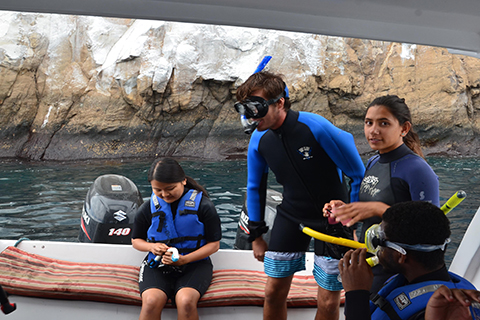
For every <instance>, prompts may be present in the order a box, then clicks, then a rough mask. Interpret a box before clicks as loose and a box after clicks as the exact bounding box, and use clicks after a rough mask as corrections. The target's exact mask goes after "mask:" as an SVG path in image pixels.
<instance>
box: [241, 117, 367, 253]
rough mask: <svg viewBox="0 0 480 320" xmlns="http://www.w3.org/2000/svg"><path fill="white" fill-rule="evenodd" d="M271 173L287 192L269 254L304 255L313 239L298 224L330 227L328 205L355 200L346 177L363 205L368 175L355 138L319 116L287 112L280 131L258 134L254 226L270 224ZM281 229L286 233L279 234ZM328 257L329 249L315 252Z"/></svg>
mask: <svg viewBox="0 0 480 320" xmlns="http://www.w3.org/2000/svg"><path fill="white" fill-rule="evenodd" d="M269 169H271V170H272V171H273V173H274V174H275V177H276V180H277V182H278V183H279V184H281V185H282V186H283V200H282V203H281V204H280V205H279V206H278V207H277V213H278V214H277V219H276V221H275V226H274V230H273V231H272V238H271V240H270V244H269V250H270V251H283V252H294V251H304V250H305V248H304V246H305V243H306V244H307V248H308V243H309V242H310V237H308V236H306V235H304V234H302V233H301V232H300V231H299V230H298V223H295V221H302V222H304V223H305V224H306V225H309V224H310V225H311V226H313V227H315V226H318V224H319V223H320V224H323V225H325V224H326V223H327V222H326V220H327V219H326V218H324V217H323V213H322V209H323V206H324V204H325V203H327V202H329V201H330V200H333V199H342V200H344V201H346V202H347V201H348V200H349V197H348V194H347V191H346V188H345V184H344V183H343V181H342V179H343V174H345V175H346V176H348V177H349V178H350V179H351V192H350V200H351V201H357V200H358V190H359V186H360V182H361V180H362V178H363V174H364V165H363V162H362V160H361V158H360V156H359V155H358V152H357V149H356V147H355V143H354V140H353V137H352V135H351V134H350V133H348V132H345V131H343V130H341V129H339V128H337V127H335V126H334V125H333V124H332V123H330V122H329V121H328V120H326V119H325V118H323V117H321V116H319V115H316V114H313V113H308V112H296V111H292V110H289V111H288V112H287V116H286V118H285V121H284V122H283V124H282V125H281V126H280V128H278V129H276V130H271V129H269V130H266V131H257V130H256V131H255V132H254V133H253V134H252V137H251V139H250V145H249V148H248V184H247V208H248V215H249V219H250V220H251V221H256V222H258V221H263V219H264V213H265V195H266V189H267V174H268V170H269ZM279 217H283V218H279ZM285 217H287V218H285ZM279 219H280V221H279ZM292 219H293V220H292ZM277 228H278V230H280V229H282V232H281V233H280V232H274V231H275V230H276V229H277ZM275 234H281V235H280V236H278V237H276V236H275ZM322 244H323V243H322ZM316 247H317V244H316ZM324 251H325V248H316V249H315V252H316V254H317V255H328V253H327V252H324ZM335 258H339V257H335Z"/></svg>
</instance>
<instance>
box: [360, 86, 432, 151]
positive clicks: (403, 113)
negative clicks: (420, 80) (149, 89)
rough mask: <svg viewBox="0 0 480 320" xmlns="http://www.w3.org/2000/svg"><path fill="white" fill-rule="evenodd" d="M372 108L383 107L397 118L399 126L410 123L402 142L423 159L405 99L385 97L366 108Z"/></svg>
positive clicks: (392, 96) (393, 96)
mask: <svg viewBox="0 0 480 320" xmlns="http://www.w3.org/2000/svg"><path fill="white" fill-rule="evenodd" d="M373 106H383V107H385V108H387V109H388V111H389V112H390V113H391V114H392V115H393V116H394V117H395V118H397V120H398V122H399V123H400V125H401V126H403V124H404V123H405V122H407V121H408V122H410V124H411V127H410V130H409V131H408V133H407V135H406V136H404V137H403V142H404V143H405V144H406V145H407V147H409V148H410V149H411V150H412V151H413V152H415V153H416V154H418V155H419V156H420V157H422V158H424V159H425V157H424V155H423V152H422V148H421V147H420V138H419V137H418V134H417V133H416V132H415V130H413V123H412V115H411V114H410V109H409V108H408V106H407V104H406V103H405V99H403V98H399V97H398V96H395V95H387V96H382V97H378V98H376V99H375V100H373V101H372V103H370V105H369V106H368V108H367V111H368V109H370V107H373Z"/></svg>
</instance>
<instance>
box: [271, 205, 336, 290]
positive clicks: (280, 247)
mask: <svg viewBox="0 0 480 320" xmlns="http://www.w3.org/2000/svg"><path fill="white" fill-rule="evenodd" d="M310 241H311V237H310V236H308V235H306V234H305V233H303V232H302V231H301V230H300V229H299V228H298V225H297V224H295V223H292V222H291V221H290V220H288V219H287V218H285V217H283V216H282V215H278V214H277V216H276V217H275V223H274V228H273V229H272V232H271V235H270V243H269V251H267V252H266V253H265V259H264V269H265V273H266V274H267V276H269V277H272V278H285V277H288V276H291V275H293V274H294V273H295V272H297V271H301V270H305V252H306V251H308V247H309V245H310ZM319 248H322V249H323V245H322V243H321V242H320V241H318V240H315V262H314V269H313V275H314V277H315V281H316V282H317V284H318V285H319V286H320V287H322V288H324V289H326V290H329V291H339V290H342V288H343V286H342V283H341V282H340V281H339V274H340V271H339V270H338V261H339V260H337V259H333V258H330V257H325V256H323V255H322V253H323V252H321V253H320V252H318V250H322V249H319ZM318 253H320V254H318Z"/></svg>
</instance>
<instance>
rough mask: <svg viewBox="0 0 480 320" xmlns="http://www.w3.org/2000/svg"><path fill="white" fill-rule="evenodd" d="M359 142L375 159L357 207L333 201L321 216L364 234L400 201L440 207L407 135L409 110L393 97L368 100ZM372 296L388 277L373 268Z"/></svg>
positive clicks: (413, 139)
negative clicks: (365, 143)
mask: <svg viewBox="0 0 480 320" xmlns="http://www.w3.org/2000/svg"><path fill="white" fill-rule="evenodd" d="M364 132H365V138H366V139H367V141H368V143H369V145H370V147H371V148H372V150H376V151H378V154H377V155H375V156H373V157H372V158H370V159H369V161H368V163H367V168H366V171H365V177H364V178H363V180H362V184H361V186H360V191H359V196H358V197H359V201H358V202H353V203H349V204H345V203H343V201H340V200H333V201H330V202H329V203H326V204H325V205H324V209H323V210H324V214H325V215H326V216H331V217H334V218H336V221H342V222H343V223H346V225H347V226H350V225H354V224H355V223H356V222H360V221H361V222H363V223H362V229H361V233H360V239H359V241H360V242H364V235H365V231H366V230H367V229H368V228H370V226H372V225H373V224H375V223H380V222H381V221H382V215H383V213H384V212H385V210H386V209H387V208H388V207H389V206H391V205H393V204H395V203H399V202H402V201H410V200H412V201H417V200H419V201H427V202H431V203H433V204H434V205H436V206H439V205H440V196H439V183H438V177H437V175H436V174H435V172H434V171H433V170H432V168H431V167H430V166H429V165H428V163H427V162H426V161H425V159H424V158H423V153H422V150H421V148H420V140H419V138H418V135H417V134H416V133H415V131H414V130H413V126H412V117H411V114H410V110H409V108H408V106H407V105H406V103H405V99H401V98H399V97H397V96H395V95H387V96H382V97H378V98H376V99H374V100H373V101H372V103H371V104H370V105H369V107H368V108H367V112H366V114H365V122H364ZM373 273H374V275H375V278H374V282H373V286H372V293H376V292H377V291H378V290H379V289H380V287H381V286H382V284H383V283H384V282H385V280H387V279H388V278H390V277H391V276H392V274H389V273H386V272H383V271H382V268H381V267H380V266H378V267H374V268H373Z"/></svg>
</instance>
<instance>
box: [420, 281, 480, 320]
mask: <svg viewBox="0 0 480 320" xmlns="http://www.w3.org/2000/svg"><path fill="white" fill-rule="evenodd" d="M472 301H476V302H480V292H479V291H477V290H465V289H449V288H447V287H446V286H441V287H440V288H438V289H437V290H435V292H434V293H433V295H432V296H431V297H430V299H429V300H428V303H427V308H426V309H425V320H469V319H470V320H471V319H472V316H471V315H470V311H469V309H468V307H469V306H470V305H471V303H472Z"/></svg>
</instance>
